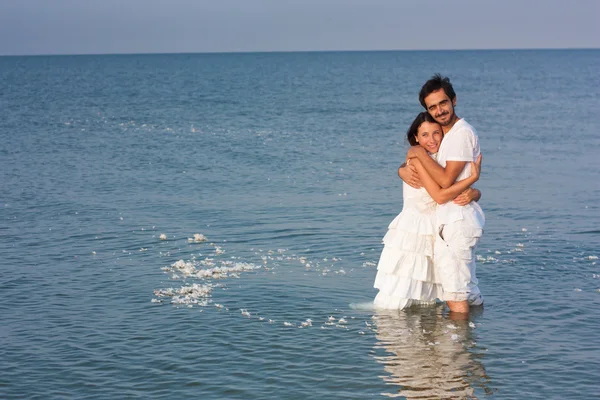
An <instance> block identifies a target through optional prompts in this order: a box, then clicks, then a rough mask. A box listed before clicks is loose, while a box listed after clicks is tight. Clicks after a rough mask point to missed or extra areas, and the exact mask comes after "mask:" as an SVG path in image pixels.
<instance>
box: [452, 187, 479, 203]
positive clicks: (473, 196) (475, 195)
mask: <svg viewBox="0 0 600 400" xmlns="http://www.w3.org/2000/svg"><path fill="white" fill-rule="evenodd" d="M479 200H481V191H480V190H479V189H476V188H473V187H472V188H468V189H467V190H465V191H464V192H462V193H461V194H459V195H458V196H456V198H455V199H454V200H453V201H452V202H453V203H454V204H457V205H459V206H466V205H467V204H469V203H470V202H472V201H479Z"/></svg>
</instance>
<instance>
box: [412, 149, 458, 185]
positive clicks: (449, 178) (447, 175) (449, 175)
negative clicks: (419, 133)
mask: <svg viewBox="0 0 600 400" xmlns="http://www.w3.org/2000/svg"><path fill="white" fill-rule="evenodd" d="M407 158H409V159H410V158H417V159H418V160H419V161H420V162H421V165H422V166H423V168H425V171H427V173H428V174H429V176H431V178H433V180H434V181H435V182H436V183H437V184H438V185H440V186H441V187H442V188H449V187H450V186H452V184H453V183H454V182H456V178H458V175H460V173H461V172H462V170H463V168H464V167H465V165H467V162H466V161H446V168H444V167H442V166H441V165H440V164H438V163H437V162H436V161H435V160H434V159H432V158H431V157H430V156H429V154H427V151H426V150H425V149H424V148H423V147H421V146H412V147H411V148H410V149H409V150H408V155H407Z"/></svg>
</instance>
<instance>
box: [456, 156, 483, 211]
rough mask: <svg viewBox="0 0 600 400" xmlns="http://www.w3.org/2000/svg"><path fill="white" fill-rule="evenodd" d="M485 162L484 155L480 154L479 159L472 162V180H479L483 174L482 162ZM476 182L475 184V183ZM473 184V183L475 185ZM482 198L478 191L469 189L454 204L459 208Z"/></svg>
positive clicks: (457, 197)
mask: <svg viewBox="0 0 600 400" xmlns="http://www.w3.org/2000/svg"><path fill="white" fill-rule="evenodd" d="M482 160H483V157H482V155H481V154H480V155H479V157H477V160H476V161H475V162H472V161H471V178H474V179H475V181H477V180H479V175H480V174H481V161H482ZM475 181H474V182H475ZM474 182H473V183H474ZM480 198H481V192H480V191H479V190H477V189H473V188H468V189H467V190H465V191H464V192H462V193H461V194H459V195H458V196H456V198H455V199H454V201H453V202H454V204H457V205H459V206H466V205H467V204H469V203H470V202H472V201H473V200H475V201H477V200H479V199H480Z"/></svg>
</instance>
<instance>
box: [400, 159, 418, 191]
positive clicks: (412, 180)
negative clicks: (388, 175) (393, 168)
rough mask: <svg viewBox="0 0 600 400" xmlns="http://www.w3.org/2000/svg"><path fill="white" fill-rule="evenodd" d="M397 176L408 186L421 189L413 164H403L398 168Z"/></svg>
mask: <svg viewBox="0 0 600 400" xmlns="http://www.w3.org/2000/svg"><path fill="white" fill-rule="evenodd" d="M398 176H399V177H400V179H402V180H403V181H404V182H406V183H407V184H408V185H409V186H412V187H414V188H415V189H421V187H422V186H423V185H421V180H420V179H419V174H417V169H416V168H415V166H414V165H406V164H403V165H402V166H401V167H400V168H398Z"/></svg>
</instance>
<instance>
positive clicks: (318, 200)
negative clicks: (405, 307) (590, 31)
mask: <svg viewBox="0 0 600 400" xmlns="http://www.w3.org/2000/svg"><path fill="white" fill-rule="evenodd" d="M599 66H600V50H573V51H571V50H556V51H456V52H453V51H427V52H329V53H328V52H324V53H264V54H260V53H256V54H183V55H122V56H121V55H118V56H116V55H115V56H56V57H50V56H48V57H0V110H1V112H2V118H1V119H0V176H1V179H2V184H1V185H0V217H1V223H0V239H1V240H0V254H1V255H2V257H1V260H0V294H1V297H0V318H1V324H0V338H1V343H2V345H1V346H0V360H1V362H0V398H3V399H13V398H29V399H49V398H77V399H120V398H152V399H161V398H165V399H166V398H169V399H178V398H193V399H309V398H310V399H365V398H379V397H382V396H394V397H401V398H402V397H406V398H409V399H410V398H433V399H435V398H484V397H487V396H490V395H491V396H492V397H493V398H497V399H586V400H587V399H591V398H599V397H600V385H599V382H600V336H599V332H600V318H599V317H600V311H599V306H600V262H599V260H598V256H600V227H599V224H600V206H599V202H598V198H600V179H599V177H600V157H599V156H598V154H599V153H600V135H599V134H598V110H600V90H599V89H598V88H599V87H600V74H598V72H599V69H598V68H599ZM435 72H441V73H443V74H446V75H449V76H450V77H451V79H452V82H453V84H454V87H455V89H456V91H457V95H458V106H457V114H458V115H459V116H460V117H463V118H465V119H466V120H467V121H468V122H470V123H471V124H472V125H473V126H475V127H476V128H477V130H478V133H479V137H480V141H481V148H482V151H483V154H484V161H483V172H482V177H481V180H480V181H479V182H478V183H477V184H476V187H478V188H479V189H481V191H482V192H483V197H482V199H481V202H480V204H481V206H482V208H483V209H484V211H485V213H486V218H487V223H486V231H485V234H484V237H483V238H482V241H481V245H480V247H479V248H478V251H477V253H478V260H479V263H478V276H479V279H480V287H481V290H482V292H483V294H484V296H485V298H486V305H485V309H484V310H483V311H482V312H479V313H474V314H473V315H471V317H470V320H469V321H464V322H460V321H452V320H450V319H449V318H448V315H447V311H446V310H445V309H444V307H443V306H439V307H437V308H433V309H421V310H413V311H409V312H400V313H398V312H392V313H379V312H374V311H371V310H369V309H368V308H365V307H358V308H357V307H354V306H353V305H355V304H358V305H364V303H367V302H369V301H370V300H372V299H373V297H374V296H375V290H374V289H373V288H372V284H373V280H374V277H375V273H376V269H375V264H376V262H377V260H378V257H379V253H380V251H381V248H382V245H381V238H382V237H383V235H384V234H385V232H386V229H387V225H388V224H389V222H390V221H391V220H392V219H393V218H394V216H395V215H396V214H397V213H399V212H400V210H401V208H402V191H401V181H400V180H399V179H398V177H397V175H396V169H397V167H398V165H399V164H400V163H402V161H403V158H404V155H405V152H406V149H407V143H406V141H405V138H404V137H405V131H406V129H407V127H408V125H409V123H410V122H411V121H412V119H413V118H414V116H415V115H416V114H417V113H418V112H420V111H421V107H420V105H419V103H418V99H417V97H418V91H419V89H420V87H421V85H422V83H423V82H425V80H427V79H428V78H429V77H430V76H431V75H432V74H433V73H435ZM205 239H206V240H205Z"/></svg>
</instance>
